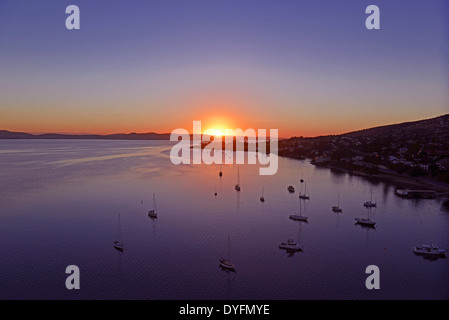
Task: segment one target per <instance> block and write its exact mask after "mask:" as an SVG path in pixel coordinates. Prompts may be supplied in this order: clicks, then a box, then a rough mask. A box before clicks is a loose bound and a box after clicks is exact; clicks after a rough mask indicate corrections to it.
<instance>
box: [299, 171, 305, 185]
mask: <svg viewBox="0 0 449 320" xmlns="http://www.w3.org/2000/svg"><path fill="white" fill-rule="evenodd" d="M299 181H300V182H301V183H303V182H304V174H303V173H301V179H299Z"/></svg>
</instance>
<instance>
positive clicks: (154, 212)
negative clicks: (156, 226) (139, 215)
mask: <svg viewBox="0 0 449 320" xmlns="http://www.w3.org/2000/svg"><path fill="white" fill-rule="evenodd" d="M148 216H149V217H150V218H152V219H156V218H157V205H156V194H154V193H153V209H152V210H150V211H148Z"/></svg>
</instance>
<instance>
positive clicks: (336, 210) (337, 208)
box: [332, 193, 343, 212]
mask: <svg viewBox="0 0 449 320" xmlns="http://www.w3.org/2000/svg"><path fill="white" fill-rule="evenodd" d="M337 203H338V204H337V205H336V206H333V207H332V211H333V212H342V211H343V209H342V208H340V193H339V194H338V202H337Z"/></svg>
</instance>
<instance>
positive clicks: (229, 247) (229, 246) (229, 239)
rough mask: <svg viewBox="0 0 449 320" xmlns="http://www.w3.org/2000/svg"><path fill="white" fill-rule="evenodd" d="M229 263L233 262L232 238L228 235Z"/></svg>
mask: <svg viewBox="0 0 449 320" xmlns="http://www.w3.org/2000/svg"><path fill="white" fill-rule="evenodd" d="M228 261H231V236H229V235H228Z"/></svg>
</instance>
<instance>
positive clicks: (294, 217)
mask: <svg viewBox="0 0 449 320" xmlns="http://www.w3.org/2000/svg"><path fill="white" fill-rule="evenodd" d="M289 218H290V219H292V220H297V221H307V219H309V217H304V216H301V215H299V214H291V215H290V216H289Z"/></svg>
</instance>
